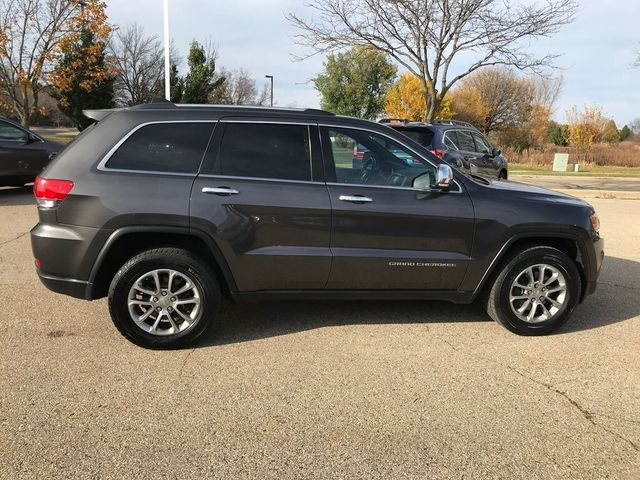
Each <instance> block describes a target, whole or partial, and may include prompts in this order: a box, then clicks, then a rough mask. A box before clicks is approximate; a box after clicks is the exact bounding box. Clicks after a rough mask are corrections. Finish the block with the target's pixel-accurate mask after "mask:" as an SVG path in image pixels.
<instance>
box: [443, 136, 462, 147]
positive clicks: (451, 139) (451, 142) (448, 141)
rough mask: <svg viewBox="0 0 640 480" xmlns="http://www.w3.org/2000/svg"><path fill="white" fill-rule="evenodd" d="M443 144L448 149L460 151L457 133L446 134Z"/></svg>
mask: <svg viewBox="0 0 640 480" xmlns="http://www.w3.org/2000/svg"><path fill="white" fill-rule="evenodd" d="M443 142H444V144H445V145H446V146H447V147H449V148H453V149H455V150H459V149H458V136H457V135H456V132H447V133H445V135H444V140H443Z"/></svg>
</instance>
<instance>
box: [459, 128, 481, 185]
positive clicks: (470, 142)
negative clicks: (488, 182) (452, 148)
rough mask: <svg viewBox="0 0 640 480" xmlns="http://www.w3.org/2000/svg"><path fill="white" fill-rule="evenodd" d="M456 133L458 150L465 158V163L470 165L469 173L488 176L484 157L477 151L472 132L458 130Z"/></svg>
mask: <svg viewBox="0 0 640 480" xmlns="http://www.w3.org/2000/svg"><path fill="white" fill-rule="evenodd" d="M455 132H456V138H457V140H458V141H457V145H458V149H459V150H460V153H462V156H463V157H464V162H465V163H468V165H469V167H468V168H469V171H470V172H471V173H474V174H476V175H483V176H484V175H486V173H485V171H486V168H485V159H484V158H483V157H484V155H483V154H482V153H479V152H477V151H476V143H475V140H474V139H473V135H472V134H471V132H470V131H468V130H456V131H455ZM465 166H466V165H465Z"/></svg>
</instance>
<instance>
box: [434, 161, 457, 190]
mask: <svg viewBox="0 0 640 480" xmlns="http://www.w3.org/2000/svg"><path fill="white" fill-rule="evenodd" d="M452 182H453V170H451V167H450V166H449V165H446V164H444V163H441V164H440V165H438V173H437V174H436V187H437V188H439V189H441V190H447V189H448V188H449V187H450V186H451V183H452Z"/></svg>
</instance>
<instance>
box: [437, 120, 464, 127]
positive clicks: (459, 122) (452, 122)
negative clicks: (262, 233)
mask: <svg viewBox="0 0 640 480" xmlns="http://www.w3.org/2000/svg"><path fill="white" fill-rule="evenodd" d="M431 123H437V124H439V125H462V126H465V127H472V126H473V125H471V124H470V123H469V122H463V121H462V120H451V119H446V120H434V121H433V122H431Z"/></svg>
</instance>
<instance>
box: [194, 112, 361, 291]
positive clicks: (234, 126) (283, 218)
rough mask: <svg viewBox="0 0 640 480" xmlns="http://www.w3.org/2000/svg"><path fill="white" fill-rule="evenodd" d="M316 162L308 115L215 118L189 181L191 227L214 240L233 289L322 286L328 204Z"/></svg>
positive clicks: (315, 134)
mask: <svg viewBox="0 0 640 480" xmlns="http://www.w3.org/2000/svg"><path fill="white" fill-rule="evenodd" d="M352 157H353V147H352V148H351V150H350V151H349V154H348V161H349V164H350V165H351V162H352ZM321 162H322V159H321V153H320V143H319V136H318V130H317V125H316V124H315V123H314V122H308V121H301V120H296V119H291V120H286V119H282V118H278V119H269V118H263V119H247V118H242V117H235V118H227V119H223V120H221V121H220V122H219V124H218V127H217V128H216V130H215V133H214V136H213V139H212V141H211V145H210V147H209V150H208V153H207V158H206V159H205V162H204V164H203V167H202V169H201V172H200V175H199V176H198V177H197V179H196V181H195V183H194V185H193V190H192V197H191V207H190V208H191V227H192V228H196V229H199V230H201V231H204V232H206V233H208V234H209V235H210V236H211V238H213V239H214V240H215V242H216V243H217V245H218V247H219V249H220V251H221V252H222V254H223V255H224V257H225V258H226V260H227V262H228V264H229V267H230V270H231V272H232V274H233V276H234V280H235V282H236V286H237V288H238V290H239V291H245V292H247V291H260V290H287V289H296V290H299V289H321V288H324V286H325V284H326V283H327V278H328V276H329V269H330V266H331V252H330V249H329V236H330V223H331V203H330V201H329V195H328V193H327V188H326V185H325V183H324V173H323V171H322V164H321Z"/></svg>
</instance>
